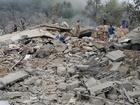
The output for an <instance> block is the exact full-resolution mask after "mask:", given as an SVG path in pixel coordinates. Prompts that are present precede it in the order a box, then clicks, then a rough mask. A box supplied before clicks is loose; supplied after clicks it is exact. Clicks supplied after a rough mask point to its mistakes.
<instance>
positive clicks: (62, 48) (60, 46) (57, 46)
mask: <svg viewBox="0 0 140 105" xmlns="http://www.w3.org/2000/svg"><path fill="white" fill-rule="evenodd" d="M52 43H53V45H54V47H55V49H56V51H57V52H63V51H65V50H66V48H67V45H66V44H64V43H62V42H60V41H57V40H53V41H52Z"/></svg>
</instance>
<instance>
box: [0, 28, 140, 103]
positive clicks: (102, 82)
mask: <svg viewBox="0 0 140 105" xmlns="http://www.w3.org/2000/svg"><path fill="white" fill-rule="evenodd" d="M51 29H52V28H51ZM53 30H54V29H53ZM32 34H33V33H32ZM3 46H4V47H2V48H1V51H0V62H1V64H0V93H1V94H0V99H1V101H0V104H4V105H122V104H124V105H139V104H140V53H139V52H138V51H130V50H119V49H118V50H115V49H114V50H112V49H109V48H107V45H106V44H104V43H97V42H95V41H94V38H92V37H83V38H81V39H79V38H77V37H71V36H66V38H65V43H64V42H62V41H60V40H57V39H54V38H52V37H46V36H45V37H42V36H38V37H31V36H30V35H28V36H27V37H24V38H23V37H22V40H21V39H20V40H18V41H13V42H12V44H9V45H3ZM8 102H9V103H8Z"/></svg>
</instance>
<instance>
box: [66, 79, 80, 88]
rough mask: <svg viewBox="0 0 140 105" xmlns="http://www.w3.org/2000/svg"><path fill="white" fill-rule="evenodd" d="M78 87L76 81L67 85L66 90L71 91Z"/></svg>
mask: <svg viewBox="0 0 140 105" xmlns="http://www.w3.org/2000/svg"><path fill="white" fill-rule="evenodd" d="M79 85H80V82H79V81H78V80H77V81H73V82H72V83H69V84H67V90H73V89H75V88H77V87H79Z"/></svg>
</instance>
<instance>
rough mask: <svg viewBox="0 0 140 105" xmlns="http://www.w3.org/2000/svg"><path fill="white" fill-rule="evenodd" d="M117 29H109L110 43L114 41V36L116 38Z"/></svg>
mask: <svg viewBox="0 0 140 105" xmlns="http://www.w3.org/2000/svg"><path fill="white" fill-rule="evenodd" d="M114 31H115V28H114V27H113V26H112V25H110V26H109V28H108V34H109V41H112V40H113V39H114V36H115V32H114Z"/></svg>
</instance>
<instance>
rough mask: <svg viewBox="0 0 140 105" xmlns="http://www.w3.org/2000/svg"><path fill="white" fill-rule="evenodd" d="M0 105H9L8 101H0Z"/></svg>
mask: <svg viewBox="0 0 140 105" xmlns="http://www.w3.org/2000/svg"><path fill="white" fill-rule="evenodd" d="M0 105H10V104H9V102H8V101H2V100H1V101H0Z"/></svg>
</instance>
